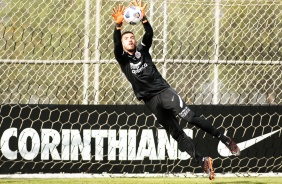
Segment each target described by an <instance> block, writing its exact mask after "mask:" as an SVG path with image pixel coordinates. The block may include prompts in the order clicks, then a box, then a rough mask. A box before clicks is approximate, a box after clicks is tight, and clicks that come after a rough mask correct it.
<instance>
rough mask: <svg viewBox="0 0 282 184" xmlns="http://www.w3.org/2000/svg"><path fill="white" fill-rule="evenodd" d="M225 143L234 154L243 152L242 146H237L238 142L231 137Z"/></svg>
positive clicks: (237, 154)
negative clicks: (241, 150)
mask: <svg viewBox="0 0 282 184" xmlns="http://www.w3.org/2000/svg"><path fill="white" fill-rule="evenodd" d="M225 145H226V147H227V148H228V149H229V150H230V152H231V153H232V154H233V155H235V156H239V155H240V153H241V152H240V148H239V147H238V146H237V144H236V143H235V142H234V141H233V140H232V139H231V138H230V137H228V142H227V143H225Z"/></svg>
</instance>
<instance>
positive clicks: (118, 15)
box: [112, 4, 125, 26]
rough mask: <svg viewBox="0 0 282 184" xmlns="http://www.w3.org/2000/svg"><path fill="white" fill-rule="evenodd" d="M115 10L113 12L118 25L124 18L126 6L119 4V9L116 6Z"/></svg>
mask: <svg viewBox="0 0 282 184" xmlns="http://www.w3.org/2000/svg"><path fill="white" fill-rule="evenodd" d="M113 10H114V13H112V16H113V17H114V21H115V23H116V24H117V25H119V26H121V25H122V22H123V20H124V17H123V13H124V10H125V6H123V5H121V4H119V5H118V9H116V7H114V8H113Z"/></svg>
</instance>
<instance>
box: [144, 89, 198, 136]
mask: <svg viewBox="0 0 282 184" xmlns="http://www.w3.org/2000/svg"><path fill="white" fill-rule="evenodd" d="M145 105H146V106H147V107H148V108H149V109H150V110H151V112H152V113H153V114H154V115H155V116H156V118H157V121H158V122H159V123H160V124H161V125H162V126H163V127H164V129H166V131H168V132H169V133H170V134H171V135H172V137H173V138H176V137H177V136H178V134H179V133H180V132H181V131H182V128H181V127H180V125H179V122H178V119H177V115H178V116H180V117H181V118H183V119H185V120H186V121H187V122H189V121H190V120H191V118H192V117H193V116H194V113H193V112H192V111H191V110H190V109H189V107H188V106H187V105H186V103H185V102H184V101H183V100H182V98H181V97H180V96H179V95H178V94H177V93H176V91H175V90H174V89H172V88H168V89H166V90H164V91H163V92H161V93H159V94H158V95H156V96H154V97H152V98H151V99H150V100H147V101H145Z"/></svg>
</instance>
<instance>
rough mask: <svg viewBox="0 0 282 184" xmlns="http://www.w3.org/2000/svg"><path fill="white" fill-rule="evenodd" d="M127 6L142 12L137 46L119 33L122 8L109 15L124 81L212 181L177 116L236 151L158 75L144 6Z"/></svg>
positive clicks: (236, 151)
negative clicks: (151, 49) (140, 38)
mask: <svg viewBox="0 0 282 184" xmlns="http://www.w3.org/2000/svg"><path fill="white" fill-rule="evenodd" d="M131 5H133V6H137V7H139V8H140V9H141V11H142V14H143V19H142V25H143V27H144V30H145V34H144V36H143V39H142V41H141V43H139V44H137V42H136V40H135V36H134V34H133V33H132V32H130V31H125V32H123V33H121V27H122V23H123V20H124V17H123V13H124V10H125V6H123V5H119V7H117V8H115V7H114V13H113V14H112V16H113V18H114V21H115V27H114V55H115V58H116V60H117V61H118V63H119V65H120V68H121V70H122V72H123V73H124V75H125V76H126V78H127V80H128V81H129V82H130V83H131V85H132V88H133V91H134V94H135V95H136V97H137V99H138V100H140V101H141V100H142V101H144V103H145V105H146V106H147V107H148V108H149V109H150V110H151V112H152V113H153V114H154V115H155V117H156V118H157V121H158V123H160V124H161V125H162V126H163V127H164V129H165V130H166V131H167V132H168V133H169V134H170V135H171V136H172V137H173V138H174V139H175V140H176V141H177V142H178V148H179V150H180V151H182V152H184V151H185V152H187V153H188V154H189V155H190V156H191V157H193V158H195V160H196V162H197V163H199V164H200V165H201V166H202V167H203V169H204V172H206V173H207V174H208V175H209V179H210V180H213V179H214V169H213V166H212V163H213V160H212V158H210V157H209V156H202V155H201V154H200V153H198V152H197V151H196V150H195V146H194V144H193V142H192V139H191V138H190V137H188V136H187V135H186V134H185V133H184V131H183V129H182V128H181V127H180V125H179V123H178V120H177V115H178V116H179V117H181V118H182V119H184V120H185V121H187V122H188V123H190V124H192V125H195V126H196V127H198V128H200V129H201V130H203V131H205V132H207V133H209V134H211V135H212V136H214V137H217V138H218V139H219V140H220V141H222V142H223V143H224V144H225V145H226V146H227V147H228V148H229V150H230V151H231V153H232V154H234V155H237V156H239V155H240V149H239V148H238V146H237V145H236V144H235V142H234V141H233V140H232V139H231V138H230V137H226V136H225V135H224V134H222V133H220V132H219V130H218V129H216V128H215V127H214V126H213V125H212V124H211V123H210V122H208V121H207V120H206V119H205V118H203V117H200V116H197V115H196V114H195V113H194V112H192V111H191V109H190V108H189V107H188V106H187V104H186V103H185V102H184V101H183V100H182V98H181V97H180V96H179V95H178V93H177V92H176V91H175V90H174V89H173V88H172V87H171V86H170V85H169V84H168V83H167V81H166V80H165V79H164V78H163V77H162V76H161V74H160V73H159V71H158V70H157V68H156V66H155V64H154V63H153V61H152V57H151V55H150V53H149V48H150V47H151V45H152V40H153V29H152V27H151V25H150V23H149V22H148V20H147V18H146V15H145V10H146V4H145V5H143V6H142V1H140V3H138V2H137V0H134V2H133V4H131Z"/></svg>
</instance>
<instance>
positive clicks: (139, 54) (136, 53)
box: [135, 51, 141, 59]
mask: <svg viewBox="0 0 282 184" xmlns="http://www.w3.org/2000/svg"><path fill="white" fill-rule="evenodd" d="M135 57H136V58H137V59H140V58H141V53H140V52H139V51H136V52H135Z"/></svg>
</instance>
